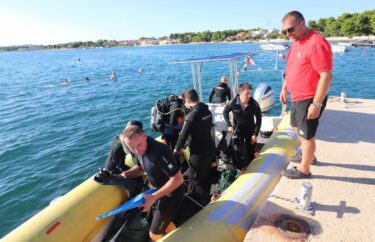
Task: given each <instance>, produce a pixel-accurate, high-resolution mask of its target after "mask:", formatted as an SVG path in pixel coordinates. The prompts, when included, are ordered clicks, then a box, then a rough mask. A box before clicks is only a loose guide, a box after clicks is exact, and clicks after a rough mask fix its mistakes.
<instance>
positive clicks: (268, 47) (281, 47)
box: [260, 44, 287, 51]
mask: <svg viewBox="0 0 375 242" xmlns="http://www.w3.org/2000/svg"><path fill="white" fill-rule="evenodd" d="M260 48H261V49H262V50H265V51H272V50H286V49H287V47H286V46H284V45H282V44H263V45H260Z"/></svg>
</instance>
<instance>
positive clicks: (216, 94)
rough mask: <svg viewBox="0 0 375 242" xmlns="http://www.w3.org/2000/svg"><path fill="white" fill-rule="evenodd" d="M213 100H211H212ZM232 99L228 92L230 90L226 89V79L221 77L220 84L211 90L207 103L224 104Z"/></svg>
mask: <svg viewBox="0 0 375 242" xmlns="http://www.w3.org/2000/svg"><path fill="white" fill-rule="evenodd" d="M212 98H213V100H212ZM227 98H228V101H230V100H231V99H232V95H231V92H230V88H229V87H228V79H227V77H226V76H222V77H221V79H220V83H219V84H218V85H217V86H216V87H214V88H212V91H211V93H210V96H209V98H208V102H210V103H224V102H226V101H227Z"/></svg>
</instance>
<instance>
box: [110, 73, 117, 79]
mask: <svg viewBox="0 0 375 242" xmlns="http://www.w3.org/2000/svg"><path fill="white" fill-rule="evenodd" d="M111 80H112V81H116V80H117V75H116V72H112V75H111Z"/></svg>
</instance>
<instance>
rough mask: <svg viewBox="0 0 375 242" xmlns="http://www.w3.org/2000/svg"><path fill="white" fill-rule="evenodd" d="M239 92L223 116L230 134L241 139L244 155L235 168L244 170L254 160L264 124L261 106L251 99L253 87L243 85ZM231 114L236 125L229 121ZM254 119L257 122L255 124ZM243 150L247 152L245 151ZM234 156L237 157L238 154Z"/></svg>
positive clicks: (235, 163) (235, 164)
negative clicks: (258, 138) (257, 142)
mask: <svg viewBox="0 0 375 242" xmlns="http://www.w3.org/2000/svg"><path fill="white" fill-rule="evenodd" d="M239 92H240V93H239V95H237V96H236V97H235V98H234V99H233V100H232V101H230V103H228V104H227V106H226V107H225V109H224V112H223V115H224V119H225V122H226V123H227V125H228V132H233V131H235V135H237V136H238V138H239V139H240V140H237V141H240V143H241V145H240V147H239V152H241V153H242V154H241V155H240V156H237V158H239V159H237V160H235V161H234V166H235V167H236V168H237V169H239V170H242V169H244V168H246V167H247V166H248V165H249V163H250V162H251V161H252V160H253V159H254V153H255V144H256V141H257V136H258V134H259V131H260V126H261V124H262V114H261V111H260V107H259V104H258V103H257V101H255V100H254V98H252V97H251V85H250V84H249V83H242V84H241V85H240V88H239ZM230 112H232V113H233V121H234V124H232V123H231V122H230V120H229V113H230ZM254 118H255V119H256V122H254ZM233 127H234V128H233ZM232 145H233V144H232ZM243 148H244V149H246V150H243ZM242 151H243V152H242ZM232 155H235V156H236V155H237V154H232Z"/></svg>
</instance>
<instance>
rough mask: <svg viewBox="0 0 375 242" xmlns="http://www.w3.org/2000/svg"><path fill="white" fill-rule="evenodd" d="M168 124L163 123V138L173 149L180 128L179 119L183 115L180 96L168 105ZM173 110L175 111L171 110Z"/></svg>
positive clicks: (181, 118)
mask: <svg viewBox="0 0 375 242" xmlns="http://www.w3.org/2000/svg"><path fill="white" fill-rule="evenodd" d="M169 110H170V112H171V114H170V116H169V124H165V129H164V134H163V138H164V139H165V140H166V141H167V144H168V145H169V147H170V148H171V150H173V149H174V147H175V145H176V142H177V139H178V135H179V133H180V131H181V129H182V123H179V119H180V120H183V118H184V116H185V110H184V104H183V102H182V100H181V99H180V98H177V99H176V100H174V101H173V102H172V104H171V107H170V109H169ZM173 110H175V111H173Z"/></svg>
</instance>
